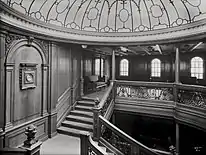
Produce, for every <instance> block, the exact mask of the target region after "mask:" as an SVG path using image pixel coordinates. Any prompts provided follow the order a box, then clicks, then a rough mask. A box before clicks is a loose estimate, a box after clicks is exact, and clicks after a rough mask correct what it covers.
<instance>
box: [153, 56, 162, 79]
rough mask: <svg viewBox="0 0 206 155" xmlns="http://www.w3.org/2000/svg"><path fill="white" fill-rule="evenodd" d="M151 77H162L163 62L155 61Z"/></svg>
mask: <svg viewBox="0 0 206 155" xmlns="http://www.w3.org/2000/svg"><path fill="white" fill-rule="evenodd" d="M151 76H152V77H160V76H161V61H160V60H159V59H157V58H156V59H153V60H152V62H151Z"/></svg>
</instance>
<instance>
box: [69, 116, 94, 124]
mask: <svg viewBox="0 0 206 155" xmlns="http://www.w3.org/2000/svg"><path fill="white" fill-rule="evenodd" d="M66 120H68V121H77V122H80V123H86V124H91V125H92V124H93V118H88V117H82V116H75V115H68V116H67V117H66Z"/></svg>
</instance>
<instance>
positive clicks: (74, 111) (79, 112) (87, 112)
mask: <svg viewBox="0 0 206 155" xmlns="http://www.w3.org/2000/svg"><path fill="white" fill-rule="evenodd" d="M71 113H77V114H86V115H89V116H93V112H92V111H91V112H90V111H83V110H73V111H71Z"/></svg>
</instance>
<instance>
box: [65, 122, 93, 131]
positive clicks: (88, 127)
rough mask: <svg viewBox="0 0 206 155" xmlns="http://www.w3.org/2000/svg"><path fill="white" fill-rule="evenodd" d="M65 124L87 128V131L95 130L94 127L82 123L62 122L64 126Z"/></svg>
mask: <svg viewBox="0 0 206 155" xmlns="http://www.w3.org/2000/svg"><path fill="white" fill-rule="evenodd" d="M63 124H68V125H71V126H78V127H82V128H87V129H93V125H90V124H85V123H80V122H75V121H68V120H65V121H63V122H62V125H63Z"/></svg>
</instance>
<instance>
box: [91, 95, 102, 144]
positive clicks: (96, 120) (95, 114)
mask: <svg viewBox="0 0 206 155" xmlns="http://www.w3.org/2000/svg"><path fill="white" fill-rule="evenodd" d="M94 102H95V105H94V108H93V139H94V140H96V141H98V140H99V137H100V128H101V127H100V121H99V115H101V108H100V107H99V103H100V101H99V98H96V100H95V101H94Z"/></svg>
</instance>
